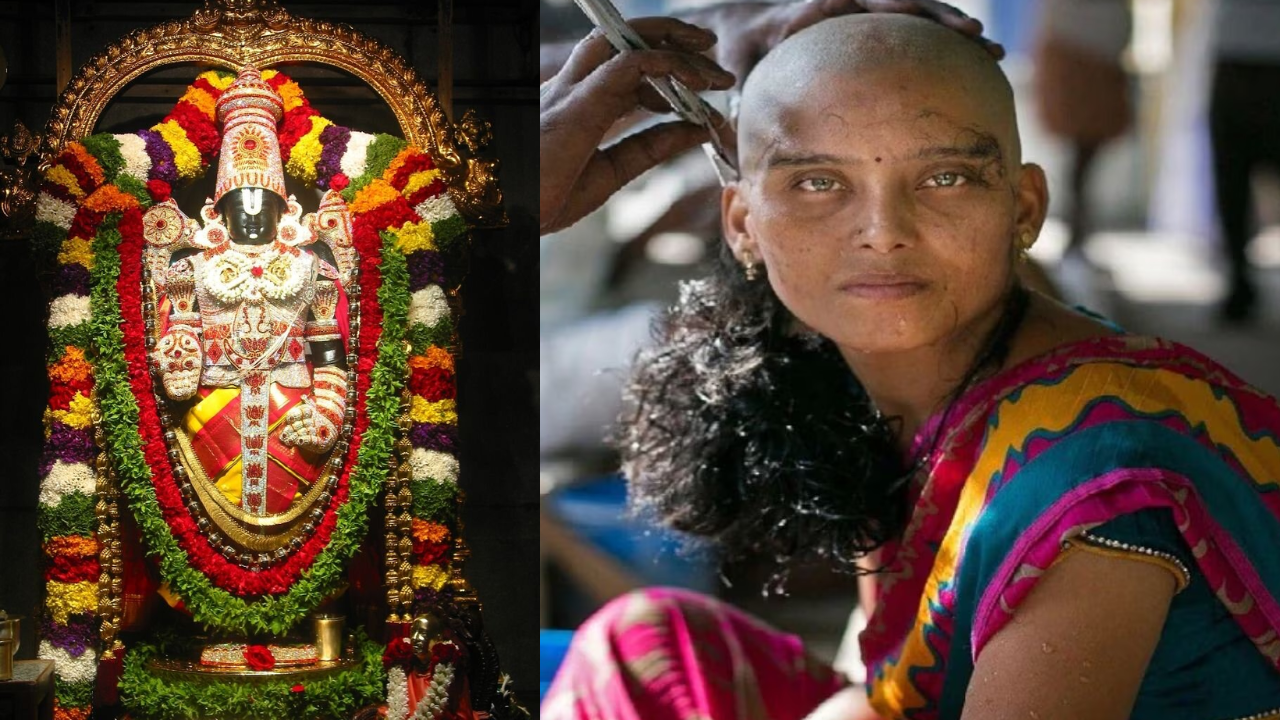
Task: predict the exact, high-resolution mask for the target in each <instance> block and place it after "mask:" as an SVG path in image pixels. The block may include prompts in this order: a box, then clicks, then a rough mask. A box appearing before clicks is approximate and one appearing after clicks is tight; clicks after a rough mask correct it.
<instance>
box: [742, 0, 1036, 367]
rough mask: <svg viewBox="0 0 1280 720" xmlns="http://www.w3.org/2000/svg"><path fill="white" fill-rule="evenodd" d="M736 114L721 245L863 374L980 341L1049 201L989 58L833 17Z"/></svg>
mask: <svg viewBox="0 0 1280 720" xmlns="http://www.w3.org/2000/svg"><path fill="white" fill-rule="evenodd" d="M738 110H739V114H738V158H739V167H740V169H741V173H740V179H739V181H738V182H737V183H731V184H730V185H729V186H727V187H725V188H724V191H723V193H722V195H721V218H722V224H723V228H724V235H725V241H726V242H727V243H728V244H729V247H730V249H731V250H732V251H733V253H734V255H735V257H737V259H738V261H739V262H740V263H742V264H744V265H747V266H754V265H755V264H756V263H757V262H758V261H759V262H762V263H763V265H764V269H765V274H766V276H767V278H768V282H769V285H770V287H771V288H772V290H773V291H774V293H775V294H776V295H777V297H778V299H779V300H781V301H782V304H783V305H784V306H785V307H786V308H787V309H788V310H789V311H791V313H792V314H793V315H794V316H795V317H796V318H797V319H798V320H799V321H800V322H801V323H803V324H804V325H805V326H807V327H809V328H811V329H813V330H815V331H816V332H818V333H819V334H821V335H823V336H825V337H827V338H829V339H831V340H832V341H833V342H835V344H836V345H837V346H838V347H840V348H841V350H842V352H844V353H845V357H846V359H847V360H849V363H850V366H851V367H854V368H855V372H856V371H857V366H858V363H859V362H861V360H860V359H859V358H862V357H864V355H865V354H867V353H871V354H878V356H879V357H884V358H889V357H908V356H912V353H924V354H925V355H927V354H929V353H932V352H935V351H937V349H938V348H943V347H947V346H951V347H963V346H964V343H965V342H967V340H966V338H973V337H983V336H984V335H985V333H986V332H987V330H986V329H985V328H989V327H991V326H992V325H993V324H994V322H995V319H996V318H998V317H999V316H1000V313H1001V311H1002V308H1003V307H1004V299H1005V298H1006V297H1008V295H1009V292H1010V290H1011V288H1012V287H1013V286H1014V283H1015V275H1014V265H1015V263H1016V262H1017V261H1016V259H1015V258H1016V253H1017V250H1018V248H1026V247H1027V246H1028V245H1030V243H1031V242H1033V241H1034V240H1035V237H1036V235H1037V234H1038V233H1039V231H1040V226H1041V224H1042V223H1043V222H1044V215H1045V209H1046V208H1047V206H1048V190H1047V187H1046V183H1045V179H1044V172H1043V171H1042V170H1041V169H1040V168H1039V167H1037V166H1035V165H1033V164H1023V162H1022V151H1021V148H1020V146H1019V142H1018V126H1017V119H1016V118H1015V117H1014V105H1013V91H1012V89H1011V88H1010V87H1009V81H1008V80H1007V79H1006V78H1005V76H1004V73H1002V72H1000V68H999V67H997V66H996V63H995V60H994V59H992V57H991V56H990V55H988V54H987V52H986V50H984V49H983V48H982V47H981V46H979V45H978V44H977V43H976V42H974V41H972V40H969V39H968V38H966V37H964V36H962V35H960V34H959V33H957V32H954V31H952V30H948V29H947V28H945V27H943V26H941V25H939V24H937V23H935V22H932V21H929V20H924V19H921V18H918V17H913V16H910V15H894V14H887V13H868V14H862V15H848V16H843V17H838V18H833V19H830V20H826V21H823V22H820V23H818V24H816V25H814V26H812V27H810V28H808V29H806V30H804V31H802V32H799V33H797V34H796V35H794V36H792V37H791V38H790V39H788V40H786V41H785V42H783V43H782V44H780V45H779V46H778V47H776V48H775V49H774V50H773V51H772V52H771V53H769V54H768V55H767V56H765V58H764V60H763V61H762V62H761V63H760V64H759V65H757V66H756V69H755V71H754V72H752V73H751V75H750V77H748V78H747V82H746V84H745V86H744V87H743V91H742V100H741V104H740V105H739V109H738ZM931 348H932V349H931ZM904 353H905V354H904ZM921 357H922V356H921Z"/></svg>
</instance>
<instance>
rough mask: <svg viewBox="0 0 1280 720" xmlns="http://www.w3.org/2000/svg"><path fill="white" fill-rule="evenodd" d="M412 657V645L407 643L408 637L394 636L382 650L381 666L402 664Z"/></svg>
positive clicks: (387, 666)
mask: <svg viewBox="0 0 1280 720" xmlns="http://www.w3.org/2000/svg"><path fill="white" fill-rule="evenodd" d="M412 659H413V647H412V646H411V645H410V644H409V638H395V639H393V640H392V641H391V642H389V643H387V649H386V650H383V651H382V667H384V668H389V667H391V666H392V665H404V664H406V663H408V662H409V661H410V660H412Z"/></svg>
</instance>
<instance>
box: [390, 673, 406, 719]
mask: <svg viewBox="0 0 1280 720" xmlns="http://www.w3.org/2000/svg"><path fill="white" fill-rule="evenodd" d="M407 717H409V678H407V677H406V676H405V674H404V670H402V669H400V667H399V666H398V665H393V666H392V667H391V668H390V669H389V670H387V720H405V718H407Z"/></svg>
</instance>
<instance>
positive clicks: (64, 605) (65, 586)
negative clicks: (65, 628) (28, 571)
mask: <svg viewBox="0 0 1280 720" xmlns="http://www.w3.org/2000/svg"><path fill="white" fill-rule="evenodd" d="M45 587H46V588H47V589H48V592H47V595H46V596H45V598H46V599H45V605H47V606H48V608H49V614H50V615H52V616H53V621H54V622H56V623H58V624H60V625H66V624H67V618H68V617H69V616H71V615H78V614H80V613H91V612H96V611H97V609H98V584H97V583H95V582H92V581H89V580H85V581H84V582H77V583H64V582H58V581H57V580H50V581H49V582H48V583H47V584H46V585H45Z"/></svg>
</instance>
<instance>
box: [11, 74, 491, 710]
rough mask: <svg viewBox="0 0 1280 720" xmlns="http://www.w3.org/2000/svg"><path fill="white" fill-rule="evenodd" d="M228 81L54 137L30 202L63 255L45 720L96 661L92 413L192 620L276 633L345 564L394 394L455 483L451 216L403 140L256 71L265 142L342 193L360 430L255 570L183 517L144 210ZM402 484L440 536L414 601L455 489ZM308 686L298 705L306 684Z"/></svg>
mask: <svg viewBox="0 0 1280 720" xmlns="http://www.w3.org/2000/svg"><path fill="white" fill-rule="evenodd" d="M232 79H233V78H232V76H231V75H230V74H227V73H222V72H218V71H210V72H206V73H203V74H201V75H200V76H199V77H198V78H197V79H196V80H195V82H194V83H192V85H191V86H190V87H189V88H188V89H187V91H186V92H185V93H184V94H183V95H182V97H181V98H180V100H179V101H178V103H177V104H176V105H175V107H174V109H173V111H172V112H171V113H170V114H169V115H167V116H166V117H165V118H164V119H163V120H162V121H161V122H160V123H157V124H156V125H154V126H152V127H151V128H148V129H145V130H140V131H138V132H135V133H130V134H119V135H111V134H100V135H94V136H91V137H89V138H85V139H84V140H82V141H80V142H79V143H70V144H68V145H67V147H66V148H65V149H64V151H63V153H62V154H60V155H59V156H58V157H57V158H56V159H55V161H54V162H53V164H52V166H51V167H50V169H49V171H48V172H47V173H46V174H45V176H44V183H43V184H42V185H41V188H40V194H39V195H38V197H37V201H36V208H37V210H36V228H35V232H34V233H33V236H34V242H35V244H36V246H37V247H38V248H39V249H40V250H41V252H43V253H45V254H46V257H49V258H53V257H54V256H56V257H57V262H58V269H57V272H56V274H55V275H54V278H53V285H54V287H55V289H56V292H57V297H56V299H55V301H54V302H55V305H51V313H50V321H51V322H50V324H51V328H50V337H51V339H52V340H53V348H52V349H51V351H50V354H49V363H50V365H49V378H50V403H49V411H48V412H47V413H46V433H45V435H46V440H45V448H44V452H43V455H42V458H41V462H40V474H41V477H42V481H41V495H40V497H41V505H40V511H39V516H38V520H39V525H40V528H41V532H42V535H43V537H44V540H45V555H46V558H47V565H46V581H47V592H46V598H47V600H46V622H47V623H48V626H47V631H46V632H45V633H44V635H45V637H46V638H47V639H48V641H49V642H48V643H47V645H48V647H47V648H46V647H44V646H42V648H41V651H42V656H43V654H44V653H45V652H48V653H57V652H62V653H64V654H65V653H72V654H73V655H74V657H75V658H76V662H78V663H80V665H77V666H76V667H78V668H80V670H78V671H76V672H78V673H79V674H80V675H85V676H87V679H83V680H76V683H79V684H78V685H76V686H75V687H72V686H71V685H70V684H67V683H63V684H62V685H60V686H59V689H58V690H57V693H56V708H57V709H56V714H57V716H58V717H66V718H81V717H86V716H87V715H88V706H89V704H90V699H91V697H92V692H87V691H86V688H91V687H92V669H91V668H92V665H93V663H94V662H96V661H95V660H93V658H96V655H95V652H96V651H95V650H94V649H93V648H92V644H93V642H94V640H93V638H92V637H91V635H88V634H86V632H85V631H84V629H85V628H86V627H92V626H93V624H94V621H93V618H94V617H95V613H96V609H97V600H98V598H97V583H96V582H94V580H96V578H93V577H92V575H93V574H94V573H95V572H97V570H95V563H96V556H97V552H98V548H97V546H96V541H95V540H94V539H93V537H92V536H93V529H94V527H95V519H94V509H93V506H94V500H93V489H94V488H93V487H92V485H91V481H92V480H93V479H94V473H93V470H92V468H93V467H94V462H95V460H96V457H97V453H98V452H99V450H100V449H99V448H98V447H97V446H96V445H95V443H94V440H93V430H94V429H93V428H92V427H90V424H91V421H92V419H94V418H96V413H97V412H99V411H100V412H101V424H100V427H101V429H102V430H103V431H104V434H105V437H106V445H107V449H108V450H109V451H110V452H111V454H112V458H113V461H112V465H113V467H115V468H116V471H117V475H118V478H119V482H120V487H121V491H122V494H123V495H124V499H125V501H126V503H127V508H128V510H129V511H130V512H131V513H132V515H133V516H134V518H135V519H136V520H137V522H138V525H139V527H140V529H141V530H142V534H143V541H144V543H145V545H146V546H147V549H148V552H150V553H152V554H154V555H155V556H156V557H157V559H158V565H159V569H160V574H161V577H162V579H163V580H164V581H165V582H166V583H167V584H168V585H169V587H170V589H171V590H172V591H174V592H175V593H176V594H177V595H178V596H179V597H180V598H181V599H182V602H183V604H184V605H185V607H187V608H188V609H189V610H190V611H191V613H192V614H193V616H194V617H195V619H196V620H197V621H199V622H203V623H205V624H207V625H209V626H211V627H214V628H219V629H222V630H229V631H246V630H258V631H268V632H277V633H278V632H282V631H283V630H285V629H287V628H288V627H290V626H292V625H293V624H295V623H297V622H298V621H299V620H301V619H302V618H304V617H305V616H306V614H307V613H308V612H309V611H310V610H311V609H312V607H313V606H314V602H315V599H316V598H320V597H324V596H326V595H327V594H329V593H330V592H332V591H333V590H334V589H335V588H336V587H337V586H338V585H339V584H340V583H341V582H342V580H343V578H344V575H345V571H344V563H345V561H346V560H347V559H348V558H350V557H351V555H352V554H354V552H355V551H356V550H357V549H358V548H359V547H360V545H361V543H362V541H363V540H364V538H365V535H366V533H367V515H368V511H369V509H370V507H371V505H372V503H374V502H376V500H377V498H378V496H379V493H380V492H381V487H382V480H383V478H384V476H385V473H386V468H387V467H388V460H389V459H390V457H391V451H392V447H393V445H394V440H395V433H396V432H397V420H398V418H399V413H400V410H399V396H400V392H401V390H402V389H403V388H405V387H406V384H407V385H408V387H409V390H410V392H411V393H412V394H413V396H414V397H413V401H412V406H413V408H414V409H415V412H413V413H412V415H413V423H412V425H411V427H410V428H409V429H408V437H409V439H410V442H411V445H412V446H413V447H414V448H415V449H418V450H423V451H424V452H431V453H435V454H434V455H419V456H418V459H419V463H418V465H419V466H421V467H422V468H423V471H424V472H434V473H436V474H441V475H443V476H444V477H446V478H448V477H456V459H454V458H453V453H455V452H456V427H455V425H456V421H457V417H456V408H455V407H454V390H453V382H454V378H453V358H452V353H451V347H452V344H453V342H454V329H453V323H452V318H451V312H450V310H449V308H448V303H447V296H446V293H444V291H443V288H444V282H445V281H446V278H447V273H446V272H445V266H444V260H443V258H444V257H447V253H448V252H449V250H450V249H451V248H452V247H453V245H454V244H456V243H457V241H458V239H459V238H460V237H462V236H463V235H464V233H465V231H466V225H465V223H464V222H463V221H462V218H461V216H460V215H459V214H458V213H457V210H456V207H455V206H454V204H453V202H452V201H451V200H450V199H449V197H448V195H447V193H446V191H445V186H444V184H443V179H442V176H441V174H440V171H439V170H438V169H437V168H435V167H434V163H433V162H432V159H431V158H430V156H429V155H427V154H426V153H423V152H421V151H420V150H418V149H416V148H413V147H410V146H408V145H407V144H406V143H405V142H404V141H403V140H401V139H399V138H394V137H392V136H389V135H371V134H368V133H361V132H358V131H354V130H350V129H348V128H344V127H341V126H338V125H336V124H334V123H332V122H331V121H329V120H327V119H325V118H323V117H321V116H320V115H319V113H317V112H316V111H315V110H314V109H313V108H311V106H310V104H309V102H308V101H307V100H306V98H305V96H304V95H303V93H302V91H301V88H299V87H298V86H297V84H296V83H294V82H293V81H292V80H290V79H288V78H287V77H285V76H284V75H282V74H280V73H278V72H276V71H273V70H268V71H266V72H264V73H263V79H264V80H266V81H267V82H269V83H271V84H272V85H273V86H275V87H276V89H277V91H279V92H280V93H281V96H282V97H283V98H284V99H285V117H284V119H283V121H282V122H281V125H280V139H281V153H282V160H283V161H284V163H285V165H286V167H287V168H288V170H289V172H290V174H291V175H292V176H293V177H294V178H295V179H301V180H302V181H303V182H306V183H312V184H315V185H316V186H318V187H321V188H325V187H327V188H329V189H332V190H335V191H338V192H341V193H342V194H343V196H344V197H345V198H346V200H347V201H348V202H349V203H351V209H352V211H353V218H352V220H353V223H352V230H353V235H354V238H355V244H356V248H357V250H358V251H359V253H360V268H359V271H360V284H361V286H362V288H363V290H364V292H363V293H362V294H361V299H360V302H361V306H360V314H361V319H362V322H361V327H360V333H359V336H358V343H359V348H360V356H359V361H358V363H357V371H358V380H357V387H356V391H357V402H356V403H355V405H356V407H355V410H356V420H355V427H354V432H353V436H352V441H351V443H350V450H349V454H348V456H347V457H346V458H344V462H343V464H342V468H343V469H342V472H341V474H340V476H339V483H338V486H337V488H336V490H335V492H334V498H333V500H332V502H331V503H330V506H329V508H328V509H327V510H326V513H325V515H324V518H323V519H322V520H321V522H320V523H319V524H318V526H317V529H316V532H315V533H314V534H313V535H312V536H311V537H309V538H308V540H307V541H306V542H305V543H304V545H303V547H302V548H301V549H299V550H297V551H295V552H294V553H293V554H292V555H291V556H290V557H289V558H288V559H287V560H285V561H283V562H281V563H279V564H278V565H275V566H273V567H271V568H269V569H267V570H265V571H260V572H252V571H248V570H245V569H243V568H239V567H237V566H234V565H232V564H230V563H228V562H226V560H225V558H223V557H222V556H221V555H220V554H219V553H217V552H216V551H214V550H213V549H212V548H211V547H210V546H209V545H208V542H207V540H206V539H205V538H204V536H203V535H202V534H201V533H200V532H198V530H197V528H196V527H195V523H194V520H193V519H192V518H191V516H190V514H189V513H188V512H186V511H185V508H184V506H183V503H182V500H181V496H180V494H179V493H178V491H177V486H176V482H175V480H174V478H173V476H172V473H171V472H169V471H168V469H169V465H168V462H167V457H166V448H165V445H164V442H163V439H162V437H161V429H160V427H159V425H158V422H157V421H156V420H155V417H156V407H155V400H154V396H153V395H152V388H151V387H150V379H149V376H148V373H147V372H146V358H145V350H144V338H143V337H142V334H141V330H140V328H139V326H140V324H141V323H139V322H137V318H140V317H141V299H140V297H139V296H138V293H137V288H138V287H139V284H140V282H141V267H142V263H141V253H142V248H143V246H144V241H143V238H142V211H143V210H145V209H146V208H147V207H149V206H150V205H151V204H153V203H158V202H164V201H166V200H168V199H169V198H170V197H171V195H172V189H173V187H174V186H175V184H176V183H179V182H181V183H186V182H188V181H190V180H193V179H195V178H196V177H199V176H200V175H202V174H203V173H204V172H205V170H206V169H207V167H208V166H209V164H210V161H211V160H212V158H213V154H214V153H215V152H216V151H217V148H218V132H217V127H216V124H215V122H214V118H213V107H214V106H215V104H216V101H217V98H218V97H219V96H220V94H221V93H222V91H223V90H225V89H226V88H227V86H228V85H229V84H230V82H231V80H232ZM357 196H358V199H357ZM402 235H403V236H402ZM432 288H435V289H432ZM423 291H426V294H425V295H422V296H420V297H421V298H423V301H419V302H417V303H413V301H412V299H411V293H419V292H423ZM411 305H413V308H412V313H411V307H410V306H411ZM411 314H412V317H411ZM406 347H407V348H410V350H409V352H408V353H406V351H405V348H406ZM86 351H89V352H86ZM90 358H92V362H91V361H90ZM411 371H412V372H411ZM95 388H96V389H97V390H96V392H98V393H99V394H100V396H95V394H94V393H95ZM424 462H425V463H426V464H425V465H424V464H423V463H424ZM428 467H430V468H432V469H431V470H427V469H426V468H428ZM441 469H443V470H441ZM434 479H437V480H439V479H441V478H434ZM411 486H412V487H413V488H415V494H419V495H420V497H415V499H414V502H413V512H414V515H415V517H417V518H418V519H419V520H422V521H424V522H431V523H434V525H435V526H439V528H438V529H436V528H434V526H433V529H432V531H431V536H432V537H438V536H440V535H441V533H442V532H443V537H445V538H446V539H444V540H440V541H431V540H419V541H418V542H417V543H415V553H414V562H415V563H416V564H417V565H418V567H415V568H414V575H413V577H414V586H415V588H416V589H417V594H418V596H419V597H420V598H430V599H431V600H432V601H433V602H434V601H435V600H437V599H439V598H440V597H443V595H442V594H441V593H444V592H447V588H445V582H446V581H447V579H448V577H449V569H448V567H447V565H446V564H445V563H447V558H448V549H449V548H450V547H451V543H452V539H451V537H452V536H451V535H449V534H448V528H447V524H448V523H449V522H451V521H452V519H453V514H454V506H455V504H456V503H455V498H456V492H457V491H456V487H454V486H453V485H452V483H430V484H425V483H422V482H417V481H415V482H414V483H411ZM418 490H421V491H422V492H421V493H418ZM424 593H428V594H424ZM268 652H269V651H268ZM131 653H132V651H131ZM86 658H88V659H86ZM246 659H247V658H246ZM259 660H263V661H265V658H259ZM133 667H134V668H137V667H138V665H137V663H134V664H133ZM126 672H128V669H127V668H126ZM77 677H79V676H77ZM379 682H381V681H379ZM122 687H123V686H122ZM283 690H289V687H288V686H284V688H283ZM283 690H282V691H283ZM307 695H308V698H307V702H308V703H311V702H312V700H313V698H312V697H311V692H310V690H309V691H308V693H307ZM420 707H422V705H421V704H420Z"/></svg>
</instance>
